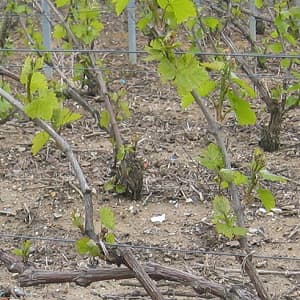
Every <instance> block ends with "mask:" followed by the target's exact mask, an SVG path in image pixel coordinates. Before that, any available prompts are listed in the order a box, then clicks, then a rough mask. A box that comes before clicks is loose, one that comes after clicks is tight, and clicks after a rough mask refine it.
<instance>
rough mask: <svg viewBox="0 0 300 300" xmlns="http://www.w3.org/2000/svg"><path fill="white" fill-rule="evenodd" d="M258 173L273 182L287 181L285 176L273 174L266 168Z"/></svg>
mask: <svg viewBox="0 0 300 300" xmlns="http://www.w3.org/2000/svg"><path fill="white" fill-rule="evenodd" d="M259 175H260V176H261V177H262V178H263V179H265V180H270V181H275V182H287V180H288V179H287V178H286V177H284V176H278V175H275V174H273V173H271V172H270V171H268V170H266V169H262V170H260V171H259Z"/></svg>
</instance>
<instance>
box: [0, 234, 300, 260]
mask: <svg viewBox="0 0 300 300" xmlns="http://www.w3.org/2000/svg"><path fill="white" fill-rule="evenodd" d="M0 237H2V238H6V239H19V240H39V241H48V242H54V243H69V244H74V243H76V240H74V239H63V238H51V237H40V236H29V235H14V234H8V233H0ZM105 245H106V246H107V247H117V248H118V247H123V248H132V249H139V250H150V251H162V252H177V253H184V254H203V255H215V256H230V257H245V256H249V254H242V253H228V252H218V251H206V250H197V249H182V248H167V247H158V246H150V245H134V244H125V243H116V244H108V243H105ZM252 257H254V258H260V259H273V260H289V261H300V257H288V256H269V255H256V254H253V255H252Z"/></svg>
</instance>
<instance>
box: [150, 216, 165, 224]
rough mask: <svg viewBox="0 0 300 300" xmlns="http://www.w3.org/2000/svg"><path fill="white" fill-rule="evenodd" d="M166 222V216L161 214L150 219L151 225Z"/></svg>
mask: <svg viewBox="0 0 300 300" xmlns="http://www.w3.org/2000/svg"><path fill="white" fill-rule="evenodd" d="M165 220H166V214H162V215H159V216H154V217H152V218H151V222H152V223H162V222H164V221H165Z"/></svg>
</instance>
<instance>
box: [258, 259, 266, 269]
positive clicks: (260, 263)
mask: <svg viewBox="0 0 300 300" xmlns="http://www.w3.org/2000/svg"><path fill="white" fill-rule="evenodd" d="M266 266H267V261H266V260H264V261H261V262H258V263H257V264H256V268H265V267H266Z"/></svg>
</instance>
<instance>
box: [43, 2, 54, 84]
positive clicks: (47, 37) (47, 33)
mask: <svg viewBox="0 0 300 300" xmlns="http://www.w3.org/2000/svg"><path fill="white" fill-rule="evenodd" d="M41 1H42V3H41V4H42V8H43V14H42V32H43V46H44V47H45V49H47V50H51V48H52V37H51V24H50V22H49V18H50V7H49V4H48V2H47V1H46V0H41ZM44 71H45V74H46V76H47V77H48V78H49V79H51V78H52V73H53V72H52V68H51V67H49V66H45V68H44Z"/></svg>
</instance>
